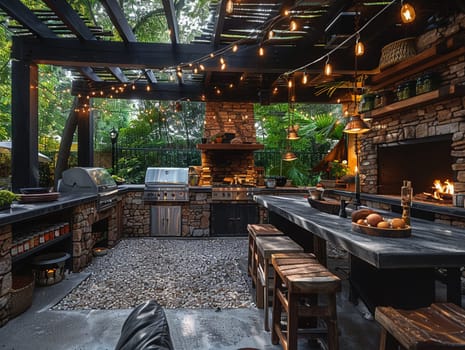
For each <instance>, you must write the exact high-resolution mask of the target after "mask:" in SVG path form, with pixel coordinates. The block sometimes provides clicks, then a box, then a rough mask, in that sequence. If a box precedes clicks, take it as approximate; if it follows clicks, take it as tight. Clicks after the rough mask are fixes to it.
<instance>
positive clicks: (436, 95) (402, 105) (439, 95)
mask: <svg viewBox="0 0 465 350" xmlns="http://www.w3.org/2000/svg"><path fill="white" fill-rule="evenodd" d="M463 95H465V86H462V85H459V86H457V85H449V86H444V87H441V88H439V89H437V90H433V91H430V92H426V93H424V94H421V95H417V96H413V97H410V98H407V99H405V100H402V101H398V102H394V103H391V104H389V105H387V106H384V107H380V108H377V109H373V110H371V111H368V112H364V113H361V115H362V117H363V118H376V117H380V116H383V115H386V114H388V113H392V112H399V111H402V110H404V109H407V108H411V107H413V106H419V105H421V104H425V103H431V102H435V101H439V100H441V99H444V98H450V97H454V96H463Z"/></svg>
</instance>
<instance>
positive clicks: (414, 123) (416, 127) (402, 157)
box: [360, 15, 465, 195]
mask: <svg viewBox="0 0 465 350" xmlns="http://www.w3.org/2000/svg"><path fill="white" fill-rule="evenodd" d="M464 28H465V16H463V15H460V16H458V17H457V18H455V23H453V24H451V25H450V26H449V27H447V28H436V29H433V30H432V31H430V32H427V33H425V34H424V35H423V36H422V37H420V38H418V40H417V51H418V52H419V53H420V52H422V51H424V50H427V49H428V48H430V47H433V46H435V45H436V44H437V43H438V42H444V37H445V36H449V35H450V36H454V35H456V34H457V33H458V32H463V31H464ZM459 37H460V36H459ZM458 40H460V39H458ZM455 52H458V51H457V49H456V51H455ZM450 57H451V58H450V59H447V60H445V61H443V62H441V63H440V64H436V65H432V64H431V65H430V66H429V67H428V72H434V73H436V74H438V75H439V76H440V86H439V88H438V90H437V94H436V95H434V94H432V95H431V98H425V97H419V98H418V100H415V101H418V102H415V103H411V104H410V105H409V104H408V103H406V104H405V105H403V106H402V107H401V108H397V109H394V108H392V110H391V109H390V108H386V109H385V113H382V114H378V115H375V116H374V117H373V119H372V121H371V130H370V131H369V132H368V133H366V134H364V135H362V136H361V148H360V169H361V173H362V174H364V175H366V179H365V183H364V185H363V187H362V191H363V192H366V193H372V194H394V195H398V194H399V193H400V188H401V185H402V180H411V181H412V185H413V189H414V192H415V193H418V192H422V191H428V190H430V191H431V186H432V185H433V181H434V179H436V178H437V179H440V180H446V179H449V180H452V181H454V185H455V192H456V193H465V97H464V96H465V94H464V87H465V86H464V85H465V57H464V55H463V54H458V55H455V56H454V55H451V56H450ZM412 69H414V67H412ZM423 73H424V72H416V73H415V74H416V75H419V74H423ZM415 74H414V75H413V76H411V77H408V79H415V78H416V76H415ZM404 77H405V74H404ZM394 79H395V76H394V78H391V80H392V83H391V84H390V86H389V88H392V89H395V86H397V85H398V84H399V83H402V81H394ZM428 96H429V95H428Z"/></svg>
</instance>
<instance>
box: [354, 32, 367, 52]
mask: <svg viewBox="0 0 465 350" xmlns="http://www.w3.org/2000/svg"><path fill="white" fill-rule="evenodd" d="M364 53H365V45H363V43H362V42H361V41H360V33H357V39H356V40H355V56H363V54H364Z"/></svg>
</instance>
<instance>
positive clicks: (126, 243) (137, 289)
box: [53, 238, 255, 310]
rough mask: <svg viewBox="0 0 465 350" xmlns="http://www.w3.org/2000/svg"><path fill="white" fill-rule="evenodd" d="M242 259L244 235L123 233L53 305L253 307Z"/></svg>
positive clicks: (76, 307)
mask: <svg viewBox="0 0 465 350" xmlns="http://www.w3.org/2000/svg"><path fill="white" fill-rule="evenodd" d="M244 259H245V261H246V260H247V239H244V238H240V239H154V238H138V239H124V240H122V241H121V242H120V243H119V244H118V245H117V246H116V247H114V248H112V249H109V250H108V254H107V255H105V256H101V257H95V258H94V259H93V262H92V264H91V265H89V266H88V267H87V268H86V269H85V270H84V272H90V276H89V277H88V278H87V279H86V280H84V281H83V282H82V283H81V284H80V285H79V286H77V287H76V288H75V289H74V290H73V291H71V293H69V294H68V295H67V296H66V297H65V298H63V299H62V300H61V301H60V302H59V303H58V304H57V305H55V306H54V308H53V309H55V310H82V309H126V308H133V307H135V306H137V305H139V304H141V303H143V302H144V301H146V300H148V299H155V300H157V301H158V302H159V303H160V304H161V305H162V306H163V307H165V308H221V309H224V308H246V307H252V306H255V304H254V302H253V299H252V296H251V294H250V292H249V286H248V284H247V274H246V271H244V268H245V267H244V268H242V269H241V268H240V264H239V261H240V260H242V261H244Z"/></svg>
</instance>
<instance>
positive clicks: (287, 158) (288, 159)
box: [283, 149, 297, 162]
mask: <svg viewBox="0 0 465 350" xmlns="http://www.w3.org/2000/svg"><path fill="white" fill-rule="evenodd" d="M296 159H297V156H296V155H295V154H294V152H292V151H291V150H290V149H288V150H287V151H286V153H284V155H283V160H284V161H286V162H292V161H293V160H296Z"/></svg>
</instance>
